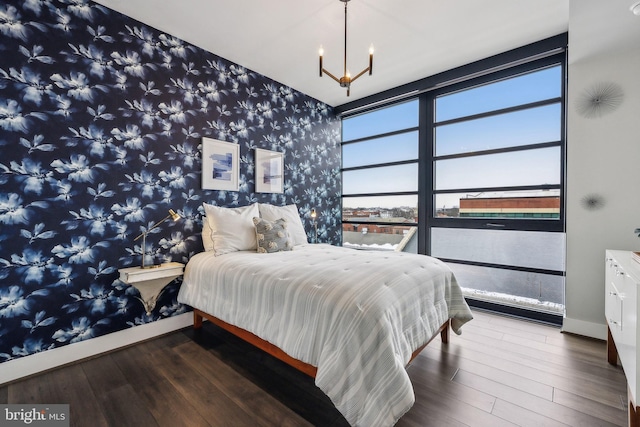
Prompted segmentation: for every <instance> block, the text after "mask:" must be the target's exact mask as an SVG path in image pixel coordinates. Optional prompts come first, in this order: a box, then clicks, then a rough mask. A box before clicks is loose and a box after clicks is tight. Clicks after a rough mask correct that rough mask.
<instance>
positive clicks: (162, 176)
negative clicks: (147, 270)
mask: <svg viewBox="0 0 640 427" xmlns="http://www.w3.org/2000/svg"><path fill="white" fill-rule="evenodd" d="M0 34H1V37H0V58H1V59H0V153H1V156H0V361H6V360H10V359H15V358H18V357H22V356H27V355H30V354H33V353H36V352H41V351H46V350H49V349H52V348H55V347H59V346H62V345H66V344H68V343H73V342H77V341H81V340H86V339H89V338H92V337H96V336H100V335H104V334H107V333H110V332H114V331H118V330H122V329H125V328H128V327H132V326H135V325H139V324H144V323H148V322H151V321H155V320H157V319H159V318H163V317H169V316H172V315H175V314H178V313H182V312H184V311H186V310H187V308H186V307H183V306H181V305H180V304H178V303H177V302H176V299H175V296H176V293H177V289H178V286H179V283H178V282H179V281H178V282H176V283H174V284H172V285H170V286H168V287H167V290H166V291H165V292H164V293H163V294H162V297H161V299H160V301H159V302H158V305H157V306H156V309H155V310H154V312H153V313H152V314H151V316H147V314H146V313H145V311H144V308H143V306H142V304H140V302H139V301H138V300H137V299H136V298H135V297H136V296H138V291H137V290H135V288H133V287H131V286H129V285H126V284H125V283H123V282H121V281H120V280H118V268H121V267H126V266H131V265H135V264H138V263H139V262H140V255H141V246H140V243H139V241H136V242H134V241H133V237H135V236H136V235H138V234H140V232H141V231H144V230H146V229H147V228H148V227H150V226H151V225H152V224H153V223H154V222H155V221H157V220H159V219H161V218H163V217H164V216H165V215H166V214H167V211H168V209H169V208H173V209H174V210H176V211H177V212H179V213H180V214H181V215H182V217H183V218H184V220H182V221H181V222H180V223H177V224H173V223H165V224H163V225H162V227H160V229H156V230H154V231H152V232H151V233H150V234H149V236H148V238H147V255H149V256H150V257H154V258H155V259H156V260H161V261H169V260H173V261H180V262H186V261H187V260H188V259H189V257H190V256H191V255H193V254H194V253H196V252H199V251H201V250H202V242H201V240H200V235H199V233H200V228H201V224H202V214H203V211H202V208H201V204H202V202H208V203H212V204H217V205H220V206H239V205H246V204H249V203H253V202H256V201H259V202H269V203H273V204H281V205H283V204H291V203H297V204H298V206H299V207H300V210H301V212H302V214H303V221H304V222H305V226H306V227H307V229H308V231H309V233H311V225H310V221H309V219H308V218H306V214H307V213H308V212H309V211H310V210H311V208H316V209H317V210H318V211H319V213H320V215H319V225H318V233H319V235H320V236H321V240H322V241H325V242H328V243H333V244H339V243H340V211H339V206H340V203H339V200H340V199H339V197H340V181H339V168H340V150H339V131H340V127H339V121H338V120H337V119H336V117H335V115H334V114H333V111H332V109H331V108H330V107H328V106H327V105H325V104H323V103H321V102H318V101H317V100H315V99H312V98H310V97H308V96H305V95H304V94H301V93H299V92H296V91H295V90H293V89H291V88H289V87H286V86H283V85H282V84H279V83H277V82H275V81H273V80H270V79H268V78H266V77H264V76H261V75H259V74H257V73H255V72H252V71H251V70H248V69H246V68H244V67H242V66H241V65H237V64H234V63H231V62H229V61H227V60H225V59H223V58H220V57H218V56H216V55H214V54H212V53H209V52H206V51H203V50H202V49H199V48H196V47H194V46H192V45H190V44H188V43H186V42H184V41H182V40H180V39H177V38H175V37H173V36H171V35H169V34H163V33H161V32H159V31H157V30H155V29H153V28H150V27H148V26H145V25H143V24H141V23H140V22H137V21H135V20H133V19H130V18H128V17H126V16H123V15H121V14H119V13H116V12H114V11H112V10H110V9H107V8H105V7H103V6H100V5H98V4H96V3H93V2H91V1H88V0H0ZM229 37H233V35H229ZM203 136H208V137H212V138H217V139H222V140H225V141H229V142H233V143H237V144H239V145H240V153H241V171H240V191H238V192H224V191H205V190H202V189H201V161H200V150H201V147H200V144H201V138H202V137H203ZM255 147H258V148H264V149H268V150H275V151H281V152H284V153H285V167H286V173H285V185H284V193H282V194H273V195H271V194H258V193H255V192H254V166H253V163H254V159H253V153H254V150H253V149H254V148H255Z"/></svg>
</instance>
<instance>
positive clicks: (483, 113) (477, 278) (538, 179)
mask: <svg viewBox="0 0 640 427" xmlns="http://www.w3.org/2000/svg"><path fill="white" fill-rule="evenodd" d="M459 80H460V82H457V83H452V84H443V85H440V87H437V88H434V89H425V90H424V91H423V93H421V94H419V95H415V96H414V97H413V98H411V99H410V100H409V101H407V100H406V99H405V100H404V101H402V102H401V103H398V104H388V105H386V106H385V107H382V108H379V109H372V110H370V111H368V112H365V113H360V114H358V115H352V116H346V117H343V121H342V125H343V146H342V156H343V157H342V159H343V175H342V176H343V192H344V194H343V199H342V204H343V242H344V245H345V246H351V247H358V248H362V247H375V248H377V249H388V250H409V251H413V252H419V253H425V254H429V255H432V256H436V257H438V258H440V259H442V260H444V261H445V262H447V263H448V265H449V266H450V267H451V268H452V270H453V271H454V273H455V274H456V277H457V279H458V282H459V283H460V285H461V286H462V288H463V290H464V292H465V294H466V296H467V299H468V300H469V301H470V302H471V303H472V304H475V305H479V306H485V307H491V308H496V307H499V308H501V309H505V311H512V312H517V313H518V314H522V313H521V311H523V310H524V311H525V312H526V313H537V314H534V315H533V317H538V318H544V319H545V320H551V321H557V322H559V321H560V320H561V316H562V314H563V311H564V271H565V234H564V157H565V138H564V133H565V127H564V121H565V115H564V108H565V96H564V93H565V54H564V52H561V53H550V54H548V55H541V56H539V57H538V58H537V59H531V60H528V61H519V63H518V64H517V65H513V66H511V65H509V66H506V65H505V66H504V67H501V69H500V70H499V71H495V72H487V73H484V74H481V75H478V77H471V76H470V77H469V78H466V79H459Z"/></svg>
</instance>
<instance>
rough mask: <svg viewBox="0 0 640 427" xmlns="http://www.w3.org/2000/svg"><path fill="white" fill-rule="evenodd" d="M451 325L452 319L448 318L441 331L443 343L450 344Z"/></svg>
mask: <svg viewBox="0 0 640 427" xmlns="http://www.w3.org/2000/svg"><path fill="white" fill-rule="evenodd" d="M450 326H451V320H447V324H446V325H445V327H444V328H443V329H442V330H441V331H440V339H441V340H442V343H443V344H448V343H449V328H450Z"/></svg>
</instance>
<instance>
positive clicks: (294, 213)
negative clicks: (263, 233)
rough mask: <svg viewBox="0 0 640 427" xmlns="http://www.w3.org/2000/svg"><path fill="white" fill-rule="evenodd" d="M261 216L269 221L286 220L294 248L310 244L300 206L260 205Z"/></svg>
mask: <svg viewBox="0 0 640 427" xmlns="http://www.w3.org/2000/svg"><path fill="white" fill-rule="evenodd" d="M258 209H259V210H260V216H261V217H262V218H264V219H266V220H268V221H275V220H277V219H280V218H284V219H286V220H287V222H288V223H289V228H288V230H289V235H290V236H291V244H292V245H294V246H297V245H304V244H306V243H309V241H308V240H307V232H306V231H305V230H304V226H303V225H302V220H301V219H300V213H298V206H297V205H296V204H295V203H294V204H292V205H287V206H274V205H270V204H268V203H258Z"/></svg>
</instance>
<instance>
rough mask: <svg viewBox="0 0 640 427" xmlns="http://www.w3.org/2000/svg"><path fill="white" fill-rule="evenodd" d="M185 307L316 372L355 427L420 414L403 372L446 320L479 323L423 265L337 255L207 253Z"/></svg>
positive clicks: (362, 254)
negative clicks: (254, 337) (250, 336)
mask: <svg viewBox="0 0 640 427" xmlns="http://www.w3.org/2000/svg"><path fill="white" fill-rule="evenodd" d="M178 301H179V302H181V303H184V304H188V305H190V306H192V307H195V308H198V309H200V310H202V311H204V312H206V313H209V314H211V315H213V316H215V317H217V318H219V319H221V320H224V321H225V322H227V323H231V324H233V325H236V326H239V327H241V328H243V329H246V330H248V331H250V332H252V333H254V334H255V335H258V336H259V337H261V338H262V339H264V340H266V341H269V342H271V343H273V344H275V345H276V346H278V347H280V348H281V349H282V350H283V351H285V352H286V353H287V354H289V355H290V356H292V357H294V358H296V359H299V360H301V361H303V362H306V363H309V364H311V365H314V366H316V367H317V368H318V372H317V375H316V379H315V381H316V385H317V386H318V387H319V388H320V389H321V390H322V391H323V392H324V393H326V394H327V396H329V398H330V399H331V400H332V401H333V403H334V404H335V406H336V408H338V410H339V411H340V412H341V413H342V414H343V415H344V416H345V418H346V419H347V421H348V422H349V423H350V424H351V425H353V426H367V427H375V426H390V425H393V424H395V422H396V421H397V420H398V419H399V418H400V417H401V416H402V415H403V414H404V413H405V412H406V411H407V410H409V408H411V406H412V405H413V402H414V400H415V397H414V394H413V388H412V385H411V382H410V381H409V376H408V375H407V372H406V371H405V366H406V364H407V363H408V362H409V359H410V357H411V354H412V353H413V351H415V350H416V349H417V348H418V347H420V346H421V345H423V344H424V343H425V342H427V341H428V340H429V339H430V338H431V337H432V336H433V335H434V333H435V332H436V331H437V330H438V328H439V327H440V325H442V324H443V323H444V322H445V321H446V320H447V319H449V318H451V319H453V320H452V328H453V330H454V332H456V333H460V327H461V326H462V325H463V324H464V323H465V322H467V321H469V320H470V319H471V318H472V315H471V312H470V310H469V307H468V306H467V304H466V303H465V301H464V299H463V297H462V293H461V290H460V288H459V286H458V284H457V283H456V280H455V278H454V276H453V274H452V273H451V271H450V270H449V268H448V267H446V266H445V265H444V263H442V262H441V261H439V260H437V259H435V258H431V257H428V256H424V255H414V254H407V253H398V252H373V251H357V250H353V249H346V248H341V247H335V246H330V245H324V244H319V245H303V246H296V247H295V248H294V250H293V251H290V252H278V253H272V254H258V253H255V252H234V253H229V254H225V255H222V256H218V257H216V256H214V255H213V253H212V252H203V253H199V254H197V255H195V256H194V257H192V258H191V260H190V261H189V263H188V264H187V267H186V269H185V274H184V280H183V284H182V287H181V288H180V292H179V294H178Z"/></svg>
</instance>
